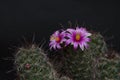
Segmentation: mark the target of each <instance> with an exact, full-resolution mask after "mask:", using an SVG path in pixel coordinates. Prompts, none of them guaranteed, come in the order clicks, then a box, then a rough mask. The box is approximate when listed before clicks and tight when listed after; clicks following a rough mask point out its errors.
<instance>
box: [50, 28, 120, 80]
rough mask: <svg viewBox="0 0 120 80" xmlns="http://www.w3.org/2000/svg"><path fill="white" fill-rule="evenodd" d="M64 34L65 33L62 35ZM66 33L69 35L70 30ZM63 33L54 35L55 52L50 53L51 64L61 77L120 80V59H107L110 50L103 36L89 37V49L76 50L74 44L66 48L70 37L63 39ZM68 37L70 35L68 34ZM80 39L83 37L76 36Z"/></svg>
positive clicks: (53, 46)
mask: <svg viewBox="0 0 120 80" xmlns="http://www.w3.org/2000/svg"><path fill="white" fill-rule="evenodd" d="M81 29H83V28H81ZM69 31H71V32H74V31H73V30H72V29H69ZM76 31H77V28H76ZM63 32H64V31H62V32H61V33H63ZM66 32H67V33H68V29H67V30H66ZM71 32H70V34H71ZM61 33H60V32H59V33H58V32H55V33H54V34H53V35H52V39H51V42H50V47H52V48H53V49H54V50H51V53H49V62H50V63H51V65H52V67H53V68H54V69H55V70H56V72H57V73H58V74H57V75H58V76H59V77H61V76H67V77H69V78H70V79H71V80H119V79H120V75H119V72H120V57H119V56H118V57H116V58H114V59H113V60H110V59H108V58H106V57H105V55H106V53H108V49H107V45H106V43H105V41H104V38H103V36H102V35H101V34H99V33H92V35H91V36H90V37H89V38H90V39H91V40H90V42H89V43H88V45H89V47H88V48H86V49H84V48H83V46H82V47H81V45H80V48H77V49H74V48H73V47H75V48H76V45H73V42H72V43H71V44H70V45H67V46H66V42H67V39H68V38H69V37H67V38H66V37H62V38H61V35H62V36H63V34H61ZM57 34H59V35H60V36H59V35H57ZM74 34H75V32H74ZM85 34H88V33H85ZM53 36H54V38H53ZM66 36H70V35H68V34H66ZM55 37H60V39H63V40H64V38H65V40H64V42H62V40H61V42H60V41H59V39H58V38H55ZM76 37H77V38H76ZM80 37H81V36H78V34H76V36H75V39H80ZM70 38H71V36H70ZM54 40H56V43H60V44H56V43H55V41H54ZM73 40H74V39H73ZM57 41H58V42H57ZM77 47H78V46H77ZM85 47H86V46H85Z"/></svg>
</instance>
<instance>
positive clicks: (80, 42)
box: [66, 27, 91, 51]
mask: <svg viewBox="0 0 120 80" xmlns="http://www.w3.org/2000/svg"><path fill="white" fill-rule="evenodd" d="M67 31H68V33H67V37H68V39H67V40H66V45H68V44H71V45H73V47H74V49H77V48H78V47H80V48H81V49H82V51H83V50H84V48H88V44H87V42H90V38H89V37H88V36H91V33H89V32H88V31H87V30H86V29H85V28H82V27H81V28H79V27H77V28H76V29H70V28H69V29H67Z"/></svg>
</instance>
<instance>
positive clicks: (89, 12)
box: [0, 0, 120, 80]
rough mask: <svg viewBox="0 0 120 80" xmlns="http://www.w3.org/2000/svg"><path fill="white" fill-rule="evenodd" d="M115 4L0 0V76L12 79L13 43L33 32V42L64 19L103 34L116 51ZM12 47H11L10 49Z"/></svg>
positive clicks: (116, 23) (116, 3)
mask: <svg viewBox="0 0 120 80" xmlns="http://www.w3.org/2000/svg"><path fill="white" fill-rule="evenodd" d="M118 16H119V4H118V2H117V1H115V0H113V1H110V0H109V1H106V2H105V1H104V2H102V1H101V2H97V1H96V2H91V1H89V2H82V1H80V0H59V1H58V0H1V1H0V51H1V52H0V80H13V79H14V76H15V74H14V73H15V72H14V71H11V72H8V71H10V70H11V69H12V67H13V61H10V60H4V59H6V58H8V57H12V53H15V51H16V49H17V47H19V46H20V45H21V44H22V43H23V42H24V41H23V42H22V40H23V36H24V37H25V38H26V39H27V41H28V42H30V41H31V40H32V37H33V34H35V42H37V43H40V42H41V40H42V39H43V38H44V39H46V41H48V38H49V36H50V34H51V33H52V32H53V31H55V30H57V29H60V25H59V24H63V25H64V26H66V25H67V24H68V21H71V22H72V23H73V24H75V22H76V21H77V22H78V23H79V24H80V25H82V26H85V27H87V28H88V29H90V30H94V31H97V32H100V33H101V34H102V35H104V37H105V40H106V42H107V43H109V46H111V45H112V47H113V48H114V49H115V50H117V51H120V49H119V48H120V43H119V42H120V37H119V35H120V31H119V22H118V21H119V18H118ZM11 48H12V49H11Z"/></svg>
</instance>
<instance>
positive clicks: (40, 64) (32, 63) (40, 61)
mask: <svg viewBox="0 0 120 80" xmlns="http://www.w3.org/2000/svg"><path fill="white" fill-rule="evenodd" d="M15 64H16V67H17V74H18V77H17V80H69V78H67V77H61V78H58V77H57V76H56V75H55V70H53V69H52V68H51V67H50V65H49V63H48V62H47V60H46V55H45V53H44V51H43V50H42V49H41V48H39V47H38V46H36V45H35V44H33V45H31V46H30V47H28V48H24V47H22V48H20V49H19V50H18V52H17V53H16V55H15Z"/></svg>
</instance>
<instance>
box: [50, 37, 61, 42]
mask: <svg viewBox="0 0 120 80" xmlns="http://www.w3.org/2000/svg"><path fill="white" fill-rule="evenodd" d="M50 40H51V41H52V40H55V41H56V42H60V37H55V36H51V38H50Z"/></svg>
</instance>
